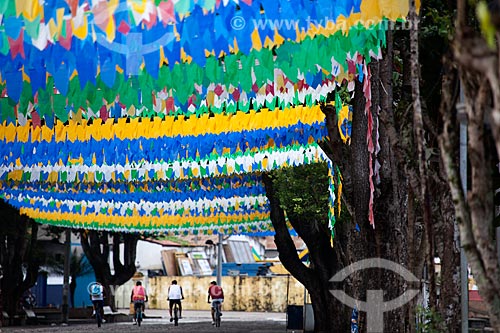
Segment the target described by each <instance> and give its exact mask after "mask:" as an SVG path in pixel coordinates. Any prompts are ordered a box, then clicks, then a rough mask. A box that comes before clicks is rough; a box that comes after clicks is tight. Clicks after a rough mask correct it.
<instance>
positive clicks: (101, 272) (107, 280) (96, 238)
mask: <svg viewBox="0 0 500 333" xmlns="http://www.w3.org/2000/svg"><path fill="white" fill-rule="evenodd" d="M111 237H112V239H113V243H112V244H110V243H109V234H108V232H106V231H103V232H98V231H95V230H90V231H81V232H80V242H81V244H82V248H83V251H84V253H85V255H86V256H87V258H88V260H89V262H90V264H91V265H92V267H93V268H94V273H95V276H96V280H97V282H99V283H101V284H102V286H103V287H104V292H105V296H106V299H105V303H106V304H107V305H109V306H111V308H112V309H115V301H114V300H115V295H114V291H115V290H116V287H117V286H120V285H122V284H124V283H125V282H127V281H128V280H130V278H132V276H134V274H135V272H136V267H135V258H136V246H137V241H138V240H139V235H138V234H132V233H125V234H120V233H113V234H112V235H111ZM121 243H123V244H124V262H123V263H122V262H121V260H120V244H121ZM111 245H112V246H113V258H112V259H113V268H114V274H111V268H110V265H109V261H108V260H109V248H110V246H111ZM111 287H112V288H111Z"/></svg>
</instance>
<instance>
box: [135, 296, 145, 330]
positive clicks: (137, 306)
mask: <svg viewBox="0 0 500 333" xmlns="http://www.w3.org/2000/svg"><path fill="white" fill-rule="evenodd" d="M143 304H144V302H141V301H135V302H134V310H135V321H136V323H137V326H141V322H142V319H143V318H142V317H143V315H142V306H143Z"/></svg>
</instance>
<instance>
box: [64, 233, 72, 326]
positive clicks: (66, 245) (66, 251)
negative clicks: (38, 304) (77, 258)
mask: <svg viewBox="0 0 500 333" xmlns="http://www.w3.org/2000/svg"><path fill="white" fill-rule="evenodd" d="M65 234H66V240H65V242H64V280H63V292H62V322H63V323H65V324H68V322H69V320H68V319H69V306H68V298H69V297H68V296H69V268H70V267H69V265H70V262H71V261H70V257H71V230H70V229H69V228H68V229H66V232H65Z"/></svg>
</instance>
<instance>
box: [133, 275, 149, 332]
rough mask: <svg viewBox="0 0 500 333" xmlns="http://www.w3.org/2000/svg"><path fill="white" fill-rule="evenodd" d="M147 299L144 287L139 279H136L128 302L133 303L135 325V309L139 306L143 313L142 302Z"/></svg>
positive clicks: (135, 322) (135, 321)
mask: <svg viewBox="0 0 500 333" xmlns="http://www.w3.org/2000/svg"><path fill="white" fill-rule="evenodd" d="M147 301H148V294H147V293H146V289H145V288H144V287H143V286H142V282H141V281H137V282H136V283H135V286H134V288H133V289H132V293H131V294H130V302H131V303H134V325H137V318H136V313H137V309H138V308H139V307H141V310H142V312H143V313H144V308H145V307H144V302H147Z"/></svg>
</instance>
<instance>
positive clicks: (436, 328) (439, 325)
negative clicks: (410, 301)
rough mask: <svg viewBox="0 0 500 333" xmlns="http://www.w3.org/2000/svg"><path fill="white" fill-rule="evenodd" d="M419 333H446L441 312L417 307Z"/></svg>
mask: <svg viewBox="0 0 500 333" xmlns="http://www.w3.org/2000/svg"><path fill="white" fill-rule="evenodd" d="M416 317H417V333H444V332H446V328H445V325H444V321H443V319H442V318H441V316H440V314H439V312H436V311H434V310H433V309H429V308H424V307H422V306H420V305H419V306H417V309H416Z"/></svg>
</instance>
